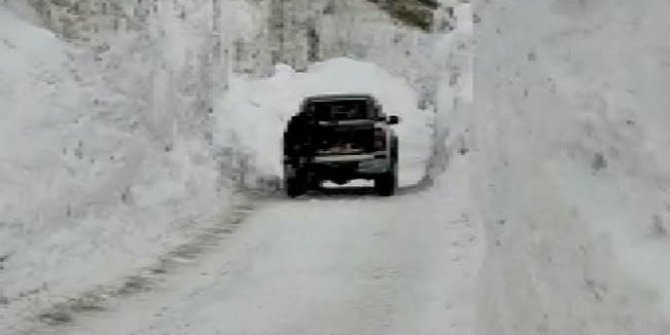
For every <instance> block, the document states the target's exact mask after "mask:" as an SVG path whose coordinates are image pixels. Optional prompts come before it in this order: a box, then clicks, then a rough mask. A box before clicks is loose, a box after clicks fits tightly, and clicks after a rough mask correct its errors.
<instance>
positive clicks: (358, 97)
mask: <svg viewBox="0 0 670 335" xmlns="http://www.w3.org/2000/svg"><path fill="white" fill-rule="evenodd" d="M339 100H372V101H375V102H376V101H377V99H375V97H374V96H372V95H370V94H363V93H359V94H321V95H314V96H311V97H307V98H305V102H317V101H339Z"/></svg>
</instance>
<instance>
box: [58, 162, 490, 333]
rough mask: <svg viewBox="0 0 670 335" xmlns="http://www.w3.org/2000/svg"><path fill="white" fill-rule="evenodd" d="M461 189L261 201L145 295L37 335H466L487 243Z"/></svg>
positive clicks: (445, 185) (449, 184) (440, 186)
mask: <svg viewBox="0 0 670 335" xmlns="http://www.w3.org/2000/svg"><path fill="white" fill-rule="evenodd" d="M463 169H464V167H463V168H462V169H461V170H463ZM447 177H449V176H447ZM467 180H468V179H467V178H454V179H448V180H447V179H446V178H445V179H444V180H438V181H437V182H436V185H435V187H432V188H430V189H426V190H423V191H418V192H415V193H408V194H404V195H399V196H397V197H393V198H380V197H376V196H373V195H356V196H354V195H342V194H341V195H337V194H328V195H311V196H306V197H303V198H298V199H296V200H283V199H275V200H272V201H269V202H267V203H266V204H264V205H262V206H261V208H260V209H259V210H258V211H257V212H255V213H254V214H253V215H251V216H250V217H249V218H248V219H247V220H246V221H245V222H243V223H242V225H241V226H240V228H239V229H237V230H236V231H235V232H234V233H233V234H232V235H231V236H230V239H228V240H227V241H225V242H223V243H221V245H220V246H219V247H217V248H215V249H212V250H210V251H209V252H208V253H207V254H206V255H204V256H203V257H201V258H199V259H198V260H197V261H194V262H193V263H190V264H187V265H184V266H183V267H180V268H179V269H177V270H176V271H175V272H172V273H168V274H167V275H164V277H163V278H162V279H161V280H160V281H158V282H159V284H158V285H157V286H156V287H154V288H153V289H152V290H150V291H148V292H144V293H140V294H137V295H133V296H130V297H127V298H122V299H119V300H117V301H116V302H115V303H113V304H112V306H108V307H109V308H106V310H105V311H102V312H94V313H90V314H86V313H84V314H82V315H75V316H74V321H73V322H72V323H71V324H70V325H67V326H63V327H62V328H59V327H55V328H54V327H48V328H45V332H46V333H49V334H53V333H54V332H55V331H62V333H67V334H101V335H102V334H114V335H120V334H200V335H206V334H227V335H234V334H291V335H294V334H459V335H461V334H470V333H473V332H474V330H473V321H474V317H475V310H474V309H475V300H476V299H473V297H474V292H475V289H476V284H477V280H476V278H477V272H478V270H479V265H480V264H481V257H482V255H483V250H482V247H483V243H482V242H483V237H482V234H481V226H480V223H479V221H478V219H477V216H476V215H473V214H472V212H471V210H470V208H467V207H466V206H467V205H468V202H467V201H465V198H467V187H466V183H467Z"/></svg>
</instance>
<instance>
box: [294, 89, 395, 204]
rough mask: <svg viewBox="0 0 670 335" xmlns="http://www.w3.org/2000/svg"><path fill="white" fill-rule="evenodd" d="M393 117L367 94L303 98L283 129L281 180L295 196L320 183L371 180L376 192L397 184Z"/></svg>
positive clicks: (390, 190)
mask: <svg viewBox="0 0 670 335" xmlns="http://www.w3.org/2000/svg"><path fill="white" fill-rule="evenodd" d="M399 121H400V119H399V118H398V117H397V116H387V115H386V114H384V112H383V109H382V106H381V105H380V104H379V102H378V101H377V99H375V98H374V97H373V96H371V95H364V94H358V95H320V96H312V97H308V98H306V99H304V101H303V102H302V104H301V106H300V110H299V111H298V113H297V114H296V115H295V116H293V117H292V118H291V120H290V121H289V122H288V124H287V127H286V131H285V132H284V141H283V148H284V150H283V152H284V162H283V163H284V185H285V190H286V192H287V194H288V195H289V196H291V197H294V196H298V195H300V194H302V193H304V192H305V191H307V190H309V189H315V188H318V187H319V185H320V184H321V182H323V181H331V182H334V183H336V184H340V185H342V184H345V183H347V182H349V181H351V180H354V179H369V180H373V181H374V184H375V190H376V191H377V192H378V193H379V194H380V195H385V196H389V195H392V194H393V193H394V192H395V189H396V187H397V170H398V168H397V166H398V164H397V162H398V139H397V137H396V135H395V133H394V131H393V129H392V128H391V126H392V125H395V124H397V123H399Z"/></svg>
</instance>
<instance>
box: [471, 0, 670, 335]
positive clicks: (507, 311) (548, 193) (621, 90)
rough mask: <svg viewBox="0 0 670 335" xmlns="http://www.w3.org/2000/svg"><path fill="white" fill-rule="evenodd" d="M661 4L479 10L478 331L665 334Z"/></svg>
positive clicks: (475, 163) (664, 26)
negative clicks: (482, 228)
mask: <svg viewBox="0 0 670 335" xmlns="http://www.w3.org/2000/svg"><path fill="white" fill-rule="evenodd" d="M669 10H670V3H668V2H667V1H654V0H641V1H618V0H612V1H609V0H608V1H605V0H586V1H583V0H582V1H577V0H574V1H572V0H561V1H515V0H500V1H480V2H479V4H478V6H477V8H476V10H475V13H476V16H475V21H476V22H478V23H477V24H476V25H475V36H476V37H475V41H476V45H477V46H476V48H477V51H476V59H475V64H476V66H475V90H474V94H475V108H474V113H473V115H472V116H473V118H474V119H473V120H472V121H471V122H472V123H473V124H474V125H475V127H474V129H473V130H474V131H473V133H471V134H470V135H469V136H468V138H469V139H470V140H471V144H472V147H473V156H472V164H471V165H472V167H473V174H472V180H473V185H477V186H476V189H475V190H474V193H475V196H476V201H477V202H478V205H479V206H480V212H481V214H482V216H483V218H484V219H485V221H486V222H485V225H486V231H487V235H488V236H487V240H488V251H489V252H488V255H487V257H486V262H485V265H484V270H483V271H484V272H483V274H482V283H481V290H480V292H481V297H480V303H479V306H480V310H481V319H482V321H483V322H482V323H481V329H480V333H481V334H510V335H511V334H668V333H669V332H670V330H669V328H668V324H667V318H666V320H664V319H663V316H665V317H667V316H669V315H670V291H669V290H668V283H670V263H668V262H667V255H669V254H670V235H669V233H668V231H669V228H670V196H669V194H668V190H669V189H670V155H669V154H668V151H667V150H668V149H667V148H668V146H669V145H670V133H669V132H668V131H667V126H668V125H669V124H670V113H668V110H667V107H668V103H669V102H670V101H669V100H670V95H668V92H667V89H668V87H670V40H668V39H667V38H666V37H665V34H666V33H667V31H668V28H670V21H668V20H667V13H668V11H669Z"/></svg>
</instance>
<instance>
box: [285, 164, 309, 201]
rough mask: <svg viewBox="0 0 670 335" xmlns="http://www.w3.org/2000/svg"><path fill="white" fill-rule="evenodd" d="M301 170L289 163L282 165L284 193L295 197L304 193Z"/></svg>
mask: <svg viewBox="0 0 670 335" xmlns="http://www.w3.org/2000/svg"><path fill="white" fill-rule="evenodd" d="M303 175H304V174H303V173H302V171H300V170H298V169H296V168H295V167H293V166H291V165H288V164H287V165H285V166H284V189H285V190H286V195H288V196H289V197H291V198H295V197H297V196H299V195H301V194H303V193H305V191H306V190H305V187H306V186H307V185H306V181H305V178H304V176H303Z"/></svg>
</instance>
